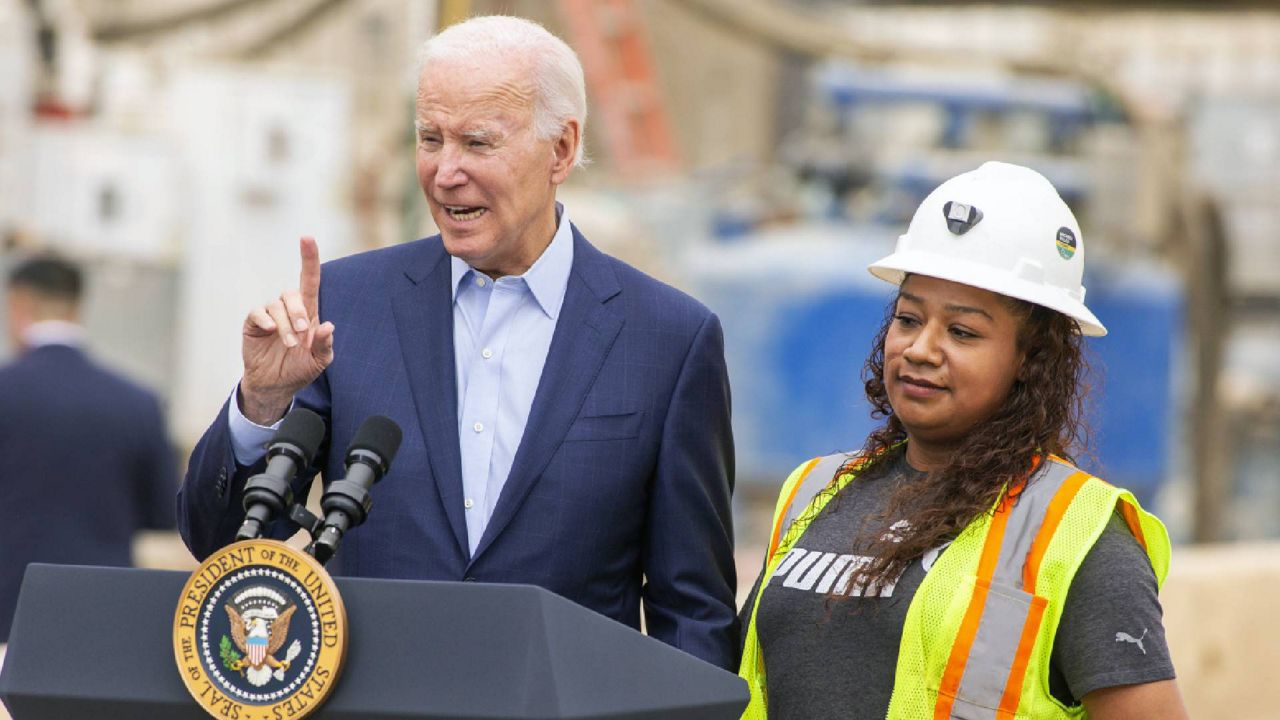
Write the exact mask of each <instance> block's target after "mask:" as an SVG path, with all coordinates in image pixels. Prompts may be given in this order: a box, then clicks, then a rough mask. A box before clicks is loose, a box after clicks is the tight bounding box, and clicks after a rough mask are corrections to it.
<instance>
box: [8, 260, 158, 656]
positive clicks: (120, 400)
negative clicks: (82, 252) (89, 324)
mask: <svg viewBox="0 0 1280 720" xmlns="http://www.w3.org/2000/svg"><path fill="white" fill-rule="evenodd" d="M81 286H82V280H81V274H80V271H79V269H77V268H76V267H75V266H74V265H72V264H71V263H69V262H67V261H65V260H62V259H60V258H57V257H53V256H37V257H33V258H31V259H28V260H26V261H25V262H22V263H20V264H18V265H17V266H16V267H15V268H14V269H13V270H12V271H11V272H10V274H9V285H8V324H9V338H10V342H11V343H12V347H14V348H16V349H17V351H18V355H17V357H16V358H15V359H14V360H13V361H12V362H10V363H9V364H8V365H5V366H4V367H0V467H3V468H4V470H3V471H0V643H7V642H8V639H9V629H10V624H11V622H12V620H13V613H14V607H15V604H16V602H17V598H18V587H19V585H21V583H22V575H23V572H24V571H25V570H26V567H27V564H28V563H33V562H44V563H64V564H75V565H112V566H128V565H131V564H132V560H133V558H132V541H133V536H134V533H135V532H137V531H138V530H141V529H168V528H171V527H173V523H174V492H175V490H176V489H177V472H176V471H177V464H176V462H175V458H174V455H173V450H172V448H171V446H170V444H169V440H168V435H167V433H166V429H165V423H164V418H163V416H162V414H161V411H160V404H159V402H158V400H157V398H156V396H155V395H154V394H152V393H151V392H150V391H148V390H146V389H143V388H142V387H140V386H138V385H136V384H134V383H133V382H131V381H129V380H127V379H125V378H123V377H121V376H120V375H118V374H116V373H114V372H112V371H110V370H107V369H105V368H102V367H100V366H99V365H97V364H96V363H95V362H93V360H91V359H90V358H89V356H88V355H87V354H86V353H85V349H84V343H85V337H84V329H83V328H82V327H81V325H80V297H81Z"/></svg>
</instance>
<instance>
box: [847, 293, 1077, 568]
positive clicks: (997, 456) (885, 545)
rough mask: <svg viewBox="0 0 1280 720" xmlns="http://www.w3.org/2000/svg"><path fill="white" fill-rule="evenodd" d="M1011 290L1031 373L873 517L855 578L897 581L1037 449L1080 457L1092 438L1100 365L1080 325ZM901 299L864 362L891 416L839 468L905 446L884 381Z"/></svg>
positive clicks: (880, 458) (879, 407)
mask: <svg viewBox="0 0 1280 720" xmlns="http://www.w3.org/2000/svg"><path fill="white" fill-rule="evenodd" d="M1001 299H1002V300H1003V301H1004V302H1005V303H1006V305H1007V307H1008V308H1009V309H1010V310H1011V311H1012V312H1013V314H1014V316H1015V317H1016V318H1017V319H1018V321H1019V330H1018V337H1017V342H1018V349H1019V350H1021V351H1022V352H1023V353H1025V360H1024V363H1023V368H1022V373H1021V374H1020V376H1019V378H1018V379H1017V380H1015V381H1014V383H1013V386H1012V387H1011V388H1010V389H1009V395H1008V397H1006V398H1005V401H1004V404H1003V405H1001V406H1000V408H999V409H998V410H996V411H995V413H994V414H993V415H992V416H991V417H990V418H988V419H987V420H985V421H984V422H982V423H981V425H980V427H979V428H975V430H974V431H972V432H970V433H969V434H968V436H966V437H965V438H964V439H963V440H962V442H961V444H960V446H959V447H958V448H957V449H956V451H955V452H954V453H953V454H952V456H951V458H950V461H949V462H948V463H947V465H946V466H944V467H941V468H937V469H933V470H931V471H929V472H928V473H927V475H926V476H925V477H924V478H923V479H922V480H921V481H920V482H908V483H903V484H902V485H901V486H900V487H898V488H897V489H896V490H895V491H894V492H893V494H892V495H891V497H890V499H889V502H888V505H887V507H886V509H885V511H884V512H883V513H881V514H880V515H878V516H877V517H875V518H871V519H870V521H869V522H867V523H865V524H864V528H863V531H861V532H859V533H858V536H857V537H856V539H855V547H856V550H855V552H856V553H858V554H864V555H868V556H870V557H872V558H875V559H874V560H873V561H871V562H870V563H868V564H867V566H866V567H865V568H864V569H863V570H862V572H861V574H860V576H859V577H858V578H857V579H856V580H855V583H856V584H855V587H861V588H863V589H864V590H865V589H868V588H871V589H875V588H879V587H883V586H884V585H885V584H887V583H891V582H895V581H896V579H897V578H898V577H899V576H900V575H901V574H902V572H903V570H905V569H906V567H907V565H908V564H910V563H911V562H912V561H913V560H915V559H916V558H918V557H920V556H922V555H923V554H924V553H925V552H927V551H929V550H930V549H932V548H936V547H938V546H940V545H942V544H943V543H945V542H947V541H949V540H951V539H952V538H954V537H955V536H956V535H957V534H959V532H960V531H961V530H963V529H964V528H965V527H966V526H968V525H969V524H970V523H971V522H973V521H974V520H975V519H976V518H977V517H978V516H980V515H982V514H983V513H987V512H990V511H991V509H992V508H993V507H994V506H995V504H996V501H997V500H998V499H999V498H1000V495H1001V493H1002V492H1003V491H1004V489H1005V488H1006V487H1007V486H1010V485H1011V484H1013V483H1015V482H1016V481H1018V480H1021V479H1022V478H1025V477H1026V476H1027V475H1028V473H1029V472H1030V471H1031V470H1032V468H1033V466H1034V464H1035V457H1036V456H1037V455H1039V454H1042V453H1051V454H1054V455H1057V456H1059V457H1062V458H1064V459H1067V460H1069V461H1071V462H1074V456H1075V455H1076V454H1077V453H1079V452H1082V451H1084V449H1085V448H1086V446H1087V444H1088V429H1087V427H1086V425H1085V422H1084V398H1085V396H1086V395H1087V394H1088V388H1087V379H1088V376H1089V371H1090V369H1089V364H1088V361H1087V359H1086V358H1085V356H1084V352H1083V344H1082V339H1081V336H1080V331H1079V328H1078V326H1077V325H1076V323H1075V321H1074V320H1072V319H1071V318H1069V317H1067V316H1066V315H1063V314H1062V313H1060V312H1057V311H1055V310H1050V309H1048V308H1046V307H1043V306H1041V305H1035V304H1032V303H1029V302H1024V301H1022V300H1017V299H1014V298H1009V297H1005V296H1001ZM897 301H898V300H897V298H896V297H895V298H894V300H893V302H891V303H890V305H889V308H888V311H887V312H886V313H885V319H884V322H883V324H882V325H881V327H880V331H879V332H878V333H877V334H876V337H875V340H874V343H873V345H872V350H871V355H870V357H868V358H867V361H866V364H865V366H864V367H863V371H862V378H863V383H864V386H865V388H866V393H867V398H868V399H869V400H870V401H871V405H872V407H873V410H872V416H873V417H877V418H885V422H884V424H882V425H881V426H880V427H879V428H877V429H876V430H874V431H872V433H871V434H870V435H869V436H868V437H867V440H866V442H865V443H864V445H863V447H862V451H861V452H860V453H859V454H858V455H856V456H854V458H851V459H850V461H849V462H847V463H846V464H845V466H844V467H842V468H841V469H840V471H839V473H838V474H842V473H845V472H849V471H850V470H851V469H852V464H853V463H854V462H855V461H856V458H859V457H861V458H875V460H874V464H875V465H881V466H883V465H886V464H888V463H889V462H891V461H892V460H894V459H895V458H897V457H899V454H900V453H903V452H905V446H904V444H903V441H905V440H906V439H907V432H906V429H905V428H904V427H903V426H902V422H901V421H900V420H899V419H898V416H897V415H896V414H894V411H893V407H892V406H891V405H890V404H889V396H888V393H887V392H886V390H885V385H884V348H885V338H886V336H887V335H888V333H889V328H890V326H891V325H892V324H893V321H894V315H895V311H896V307H897ZM868 470H871V468H869V467H864V468H863V471H864V472H865V471H868ZM855 482H856V481H855ZM898 520H906V521H907V522H908V523H910V530H908V531H907V532H906V533H903V534H897V533H889V525H890V524H892V523H894V522H897V521H898ZM894 535H897V538H895V537H894ZM904 535H905V536H904Z"/></svg>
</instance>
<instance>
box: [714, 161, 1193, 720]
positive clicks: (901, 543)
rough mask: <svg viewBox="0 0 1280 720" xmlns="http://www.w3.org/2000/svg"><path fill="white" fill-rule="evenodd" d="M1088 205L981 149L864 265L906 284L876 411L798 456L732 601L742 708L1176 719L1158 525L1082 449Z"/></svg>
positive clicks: (884, 344)
mask: <svg viewBox="0 0 1280 720" xmlns="http://www.w3.org/2000/svg"><path fill="white" fill-rule="evenodd" d="M1083 264H1084V245H1083V238H1082V237H1081V234H1080V228H1079V225H1078V224H1077V223H1076V219H1075V217H1074V216H1073V215H1072V213H1071V211H1070V210H1069V209H1068V208H1067V205H1066V203H1064V202H1063V201H1062V199H1061V198H1060V197H1059V196H1058V193H1057V192H1056V191H1055V190H1054V188H1053V186H1052V185H1050V184H1049V182H1048V181H1047V180H1046V179H1045V178H1044V177H1043V176H1041V175H1039V174H1038V173H1036V172H1034V171H1032V170H1029V169H1027V168H1024V167H1019V166H1016V165H1008V164H1004V163H996V162H991V163H987V164H985V165H983V166H982V167H981V168H979V169H977V170H974V171H972V172H968V173H965V174H963V175H959V176H957V177H955V178H952V179H950V180H948V181H947V182H945V183H943V184H942V185H941V186H939V187H938V188H937V189H936V190H934V191H933V193H931V194H930V195H929V196H928V197H927V198H925V200H924V202H923V203H922V204H921V205H920V208H919V209H918V210H917V211H916V213H915V216H914V217H913V218H912V220H911V224H910V226H909V227H908V229H907V232H906V234H904V235H903V236H902V237H901V238H899V240H898V244H897V247H896V249H895V252H894V253H893V254H892V255H890V256H888V257H886V258H884V259H883V260H880V261H879V262H877V263H874V264H873V265H871V267H870V268H869V269H870V271H871V272H872V274H874V275H875V276H876V277H879V278H881V279H883V280H887V281H889V282H892V283H894V284H897V285H899V291H898V295H897V298H896V299H895V302H894V304H893V306H892V308H891V311H890V313H889V314H888V317H886V319H885V323H884V325H883V327H882V328H881V330H880V332H879V334H878V335H877V336H876V338H875V343H874V346H873V349H872V352H871V356H870V358H869V359H868V360H867V364H866V368H865V371H864V379H865V384H866V391H867V396H868V397H869V398H870V400H871V403H872V406H873V407H874V413H875V415H876V416H877V417H883V418H884V419H885V421H884V423H883V425H881V426H880V427H879V428H878V429H877V430H875V431H874V432H872V433H871V435H870V437H868V438H867V439H866V442H865V444H864V445H863V448H862V451H861V452H859V453H857V454H856V455H844V454H841V455H833V456H829V457H825V458H815V459H813V460H811V461H809V462H807V463H804V464H803V465H801V466H800V467H799V468H796V470H795V472H793V473H792V474H791V476H790V477H789V478H787V481H786V483H785V484H784V486H783V489H782V493H781V495H780V497H779V499H778V503H777V507H776V509H775V513H774V525H773V533H772V538H771V542H770V546H769V551H768V555H767V559H766V566H765V569H764V571H763V573H762V574H761V576H760V579H759V580H757V582H756V586H755V589H754V590H753V591H752V594H751V597H750V598H749V599H748V601H747V603H746V605H745V606H744V607H743V610H742V615H743V617H742V620H743V627H744V628H745V633H744V634H745V644H744V647H743V656H742V666H741V670H740V671H739V674H740V675H741V676H742V677H743V678H745V679H746V680H747V682H748V684H749V685H750V686H751V704H750V705H749V706H748V707H747V711H746V713H745V714H744V715H743V717H744V718H748V719H755V718H766V717H767V718H769V720H789V719H791V718H797V719H802V720H815V719H818V718H886V717H887V718H890V720H918V719H922V718H923V719H927V718H966V719H976V718H1008V719H1011V720H1012V719H1014V718H1018V719H1028V720H1040V719H1042V718H1078V717H1089V718H1094V719H1095V720H1106V719H1107V718H1126V719H1135V718H1159V719H1160V720H1177V719H1178V718H1185V717H1186V711H1185V710H1184V709H1183V705H1182V700H1181V698H1180V696H1179V693H1178V690H1177V686H1176V684H1175V682H1174V680H1173V677H1174V671H1173V665H1172V663H1171V662H1170V659H1169V651H1168V648H1167V646H1166V644H1165V638H1164V628H1163V626H1162V624H1161V610H1160V603H1159V600H1158V599H1157V597H1156V594H1157V592H1158V589H1159V586H1160V585H1161V583H1163V581H1164V578H1165V575H1166V573H1167V571H1168V567H1169V538H1168V534H1167V533H1166V532H1165V529H1164V526H1163V525H1162V524H1161V523H1160V521H1159V520H1158V519H1156V518H1155V517H1154V516H1153V515H1150V514H1148V513H1147V512H1145V511H1144V510H1143V509H1142V508H1141V507H1139V505H1138V502H1137V501H1136V500H1135V499H1134V497H1133V496H1132V495H1131V494H1129V493H1128V492H1126V491H1124V490H1122V489H1120V488H1117V487H1114V486H1112V485H1110V484H1108V483H1106V482H1104V481H1102V480H1100V479H1098V478H1095V477H1091V476H1090V475H1089V474H1088V473H1086V472H1083V471H1080V470H1078V469H1077V468H1076V467H1075V466H1074V465H1073V463H1072V462H1071V460H1070V457H1071V456H1070V453H1071V452H1072V451H1073V450H1074V449H1075V446H1076V445H1077V444H1078V443H1079V442H1080V441H1082V440H1083V433H1084V428H1083V426H1082V424H1081V417H1080V415H1081V406H1082V399H1083V396H1084V394H1085V391H1084V389H1083V388H1082V387H1081V375H1082V373H1083V371H1084V369H1085V367H1086V366H1085V362H1084V360H1083V358H1082V356H1081V342H1082V341H1081V336H1082V335H1088V336H1100V335H1104V334H1105V333H1106V329H1105V328H1103V326H1102V324H1101V323H1100V322H1099V321H1098V319H1097V318H1096V317H1094V315H1093V313H1091V312H1090V311H1089V310H1088V309H1087V308H1085V306H1084V303H1083V300H1084V287H1083V286H1082V285H1081V276H1082V271H1083Z"/></svg>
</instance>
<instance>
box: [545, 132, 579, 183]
mask: <svg viewBox="0 0 1280 720" xmlns="http://www.w3.org/2000/svg"><path fill="white" fill-rule="evenodd" d="M581 144H582V125H581V124H580V123H579V122H578V121H577V120H576V119H575V118H569V119H568V120H566V121H565V123H564V126H563V127H561V128H560V137H558V138H556V141H555V143H554V144H553V145H552V146H551V152H552V163H551V182H552V183H553V184H555V185H559V184H560V183H562V182H564V181H565V180H566V179H568V177H569V171H570V170H573V163H574V160H575V159H577V157H578V146H579V145H581Z"/></svg>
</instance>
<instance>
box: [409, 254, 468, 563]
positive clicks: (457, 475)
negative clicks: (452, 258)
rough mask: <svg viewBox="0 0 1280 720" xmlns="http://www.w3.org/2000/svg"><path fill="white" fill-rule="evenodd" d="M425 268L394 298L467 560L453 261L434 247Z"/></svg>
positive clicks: (431, 451) (447, 504)
mask: <svg viewBox="0 0 1280 720" xmlns="http://www.w3.org/2000/svg"><path fill="white" fill-rule="evenodd" d="M429 253H430V255H429V257H428V259H427V260H426V262H424V263H423V265H422V266H419V267H415V268H410V269H406V270H405V274H406V275H408V276H409V279H410V280H412V281H413V283H414V285H413V286H412V287H410V288H409V289H407V290H404V291H403V292H400V293H397V294H396V295H395V296H393V298H392V301H391V303H392V312H393V313H394V315H395V320H396V329H397V331H398V334H399V337H400V351H401V353H402V354H403V356H404V365H405V370H406V373H407V374H408V377H409V389H410V391H411V392H412V394H413V401H414V404H415V406H416V407H417V411H418V422H419V423H420V425H421V428H422V435H423V439H424V440H425V441H426V447H427V458H428V459H429V460H430V462H431V475H432V477H433V478H435V482H436V489H437V490H438V491H439V493H440V501H441V502H443V503H444V511H445V515H446V516H447V517H448V518H449V527H450V528H451V529H452V530H453V537H454V540H456V541H457V543H458V548H459V549H460V551H461V552H462V554H463V556H464V557H465V556H466V555H467V521H466V518H464V517H463V515H462V512H463V511H462V458H461V453H460V451H459V449H458V387H457V382H458V379H457V375H456V368H455V366H454V359H453V300H452V298H453V294H452V288H450V287H449V285H450V280H451V273H450V271H449V262H448V258H449V256H448V255H447V254H446V253H445V252H444V248H443V246H442V245H440V244H439V243H438V242H436V243H435V244H433V245H429Z"/></svg>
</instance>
